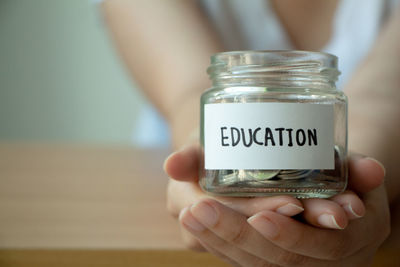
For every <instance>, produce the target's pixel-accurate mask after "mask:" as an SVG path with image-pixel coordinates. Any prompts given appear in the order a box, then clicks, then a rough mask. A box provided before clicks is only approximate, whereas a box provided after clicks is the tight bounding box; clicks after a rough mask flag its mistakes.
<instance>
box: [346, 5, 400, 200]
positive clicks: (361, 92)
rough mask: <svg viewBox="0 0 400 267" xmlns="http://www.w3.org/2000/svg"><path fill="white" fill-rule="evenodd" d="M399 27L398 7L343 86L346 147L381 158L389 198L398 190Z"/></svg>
mask: <svg viewBox="0 0 400 267" xmlns="http://www.w3.org/2000/svg"><path fill="white" fill-rule="evenodd" d="M399 28H400V12H399V11H398V12H397V13H396V14H395V15H394V16H393V17H392V18H391V19H390V20H389V21H388V22H387V24H386V26H385V28H384V30H383V31H382V33H381V35H380V37H379V39H378V41H377V42H376V44H375V46H374V48H373V49H372V51H371V53H370V55H369V56H368V57H367V59H366V60H365V62H363V64H362V65H361V66H360V68H359V69H358V70H357V72H356V73H355V75H354V77H353V79H352V80H351V81H350V83H349V84H348V85H347V86H346V89H345V91H346V93H347V95H348V96H349V148H350V150H353V151H355V152H359V153H363V154H365V155H368V156H372V157H375V158H377V159H378V160H379V161H381V162H383V164H384V165H385V167H386V186H387V191H388V195H389V199H390V201H391V202H392V201H394V200H395V199H396V198H398V196H399V193H400V190H399V189H400V165H399V164H398V160H399V154H398V153H399V151H400V105H399V103H400V31H399V30H398V29H399Z"/></svg>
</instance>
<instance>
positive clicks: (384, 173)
mask: <svg viewBox="0 0 400 267" xmlns="http://www.w3.org/2000/svg"><path fill="white" fill-rule="evenodd" d="M365 159H368V160H372V161H373V162H375V163H376V164H378V165H379V166H380V167H381V168H382V171H383V177H385V176H386V169H385V166H383V164H382V163H381V162H379V161H378V160H376V159H374V158H370V157H366V158H365Z"/></svg>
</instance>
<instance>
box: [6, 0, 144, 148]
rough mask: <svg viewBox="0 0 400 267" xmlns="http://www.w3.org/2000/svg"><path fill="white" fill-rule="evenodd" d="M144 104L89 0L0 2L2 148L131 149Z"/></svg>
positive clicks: (17, 0)
mask: <svg viewBox="0 0 400 267" xmlns="http://www.w3.org/2000/svg"><path fill="white" fill-rule="evenodd" d="M143 102H144V98H143V96H142V95H141V94H140V93H138V91H137V90H135V89H134V86H133V84H132V82H131V81H130V79H129V76H128V74H127V73H126V72H125V70H124V67H123V66H122V64H121V62H120V61H119V58H118V55H117V54H116V52H115V51H114V47H113V44H112V42H111V41H110V40H109V38H108V36H107V32H106V29H105V25H104V24H103V22H102V19H101V14H100V12H99V10H98V7H97V6H96V5H95V4H94V3H92V2H91V1H89V0H1V1H0V142H8V141H12V142H15V141H33V142H48V141H50V142H68V143H70V142H78V143H120V144H127V143H129V142H130V135H131V133H132V130H133V125H134V120H135V117H136V114H137V112H138V110H139V108H140V107H141V105H143Z"/></svg>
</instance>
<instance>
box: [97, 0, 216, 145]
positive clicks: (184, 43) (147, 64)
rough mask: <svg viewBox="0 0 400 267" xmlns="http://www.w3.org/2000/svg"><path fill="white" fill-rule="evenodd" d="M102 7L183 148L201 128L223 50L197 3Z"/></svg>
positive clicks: (143, 1) (123, 0)
mask: <svg viewBox="0 0 400 267" xmlns="http://www.w3.org/2000/svg"><path fill="white" fill-rule="evenodd" d="M102 8H103V11H104V15H105V18H106V21H107V24H108V27H109V29H110V31H111V34H112V36H113V38H114V40H115V42H116V45H117V47H118V50H119V52H120V53H121V55H122V58H123V60H124V61H125V63H126V65H127V66H128V69H129V71H130V72H131V74H132V76H133V77H135V81H137V83H138V84H139V85H140V87H141V88H142V89H143V90H144V91H145V94H146V95H147V96H148V97H149V98H150V100H151V101H152V103H154V104H155V106H156V107H157V108H158V109H159V111H161V113H162V114H163V115H164V117H165V118H166V119H167V120H168V122H169V123H170V125H171V128H172V136H173V143H174V144H175V145H181V144H183V143H184V142H185V140H186V139H187V136H188V135H189V133H190V132H191V131H192V130H193V129H195V127H198V125H199V106H200V105H199V101H200V95H201V93H202V92H203V91H204V90H205V89H207V88H208V87H210V84H209V81H208V77H207V75H206V72H205V71H206V68H207V66H208V65H209V58H210V56H211V55H212V54H214V53H216V52H218V51H219V50H221V45H220V44H219V42H218V40H217V38H216V37H215V36H216V35H215V33H214V32H213V31H212V29H211V28H210V27H209V25H208V24H207V22H206V21H205V19H204V17H203V16H202V13H201V10H200V8H199V7H198V6H197V4H196V1H193V0H190V1H188V0H172V1H165V0H134V1H127V0H112V1H105V2H104V3H103V4H102Z"/></svg>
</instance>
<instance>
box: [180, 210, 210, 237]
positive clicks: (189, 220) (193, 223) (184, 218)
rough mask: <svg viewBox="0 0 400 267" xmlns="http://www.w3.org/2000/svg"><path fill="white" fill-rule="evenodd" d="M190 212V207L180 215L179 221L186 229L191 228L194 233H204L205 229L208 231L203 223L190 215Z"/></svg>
mask: <svg viewBox="0 0 400 267" xmlns="http://www.w3.org/2000/svg"><path fill="white" fill-rule="evenodd" d="M188 211H189V207H186V208H184V209H183V210H181V212H180V213H179V221H180V222H181V223H182V224H183V225H185V226H186V227H189V228H190V229H192V230H193V231H196V232H202V231H204V229H206V228H205V227H204V225H202V224H201V223H199V222H198V221H197V220H196V219H195V218H194V217H193V215H192V214H189V213H188Z"/></svg>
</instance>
